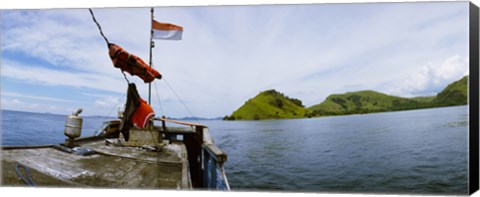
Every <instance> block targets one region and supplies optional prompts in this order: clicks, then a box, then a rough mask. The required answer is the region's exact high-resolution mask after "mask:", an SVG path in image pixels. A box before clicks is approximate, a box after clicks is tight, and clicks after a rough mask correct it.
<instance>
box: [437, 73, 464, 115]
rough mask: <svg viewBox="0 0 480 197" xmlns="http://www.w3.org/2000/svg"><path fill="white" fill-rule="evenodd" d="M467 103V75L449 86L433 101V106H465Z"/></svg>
mask: <svg viewBox="0 0 480 197" xmlns="http://www.w3.org/2000/svg"><path fill="white" fill-rule="evenodd" d="M467 102H468V75H467V76H465V77H463V78H462V79H460V80H458V81H455V82H453V83H451V84H449V85H448V86H447V87H446V88H445V89H443V90H442V91H441V92H440V93H438V94H437V97H436V98H435V99H434V100H433V103H434V105H435V106H437V107H440V106H455V105H466V104H467Z"/></svg>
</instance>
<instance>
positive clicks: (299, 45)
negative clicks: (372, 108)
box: [0, 2, 468, 117]
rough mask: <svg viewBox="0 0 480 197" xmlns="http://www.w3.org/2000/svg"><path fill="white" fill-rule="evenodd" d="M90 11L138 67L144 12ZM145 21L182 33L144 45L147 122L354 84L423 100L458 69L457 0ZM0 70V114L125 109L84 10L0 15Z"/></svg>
mask: <svg viewBox="0 0 480 197" xmlns="http://www.w3.org/2000/svg"><path fill="white" fill-rule="evenodd" d="M93 12H94V13H95V15H96V18H97V20H98V22H99V23H100V24H101V26H102V29H103V30H104V33H105V35H106V36H107V37H108V39H109V40H110V42H113V43H116V44H118V45H119V46H121V47H123V48H124V49H126V50H127V51H129V52H131V53H133V54H136V55H138V56H139V57H141V58H142V59H144V60H145V61H146V62H148V54H149V48H148V45H149V43H148V42H149V30H150V20H149V18H150V9H149V8H118V9H111V8H104V9H100V8H97V9H93ZM155 19H156V20H158V21H161V22H169V23H174V24H177V25H181V26H183V27H184V33H183V40H181V41H164V40H157V41H155V45H156V47H155V48H154V50H153V60H154V61H153V62H154V63H153V67H154V68H156V69H157V70H158V71H159V72H160V73H162V74H163V76H164V78H163V79H162V80H157V81H155V83H153V84H152V90H153V94H152V105H153V107H154V109H155V111H156V113H157V115H166V116H173V117H184V116H191V115H194V116H201V117H219V116H224V115H228V114H230V113H231V112H233V111H234V110H235V109H237V108H238V107H240V106H241V105H242V104H243V103H244V102H245V101H246V100H247V99H248V98H251V97H253V96H255V95H256V94H258V93H259V92H260V91H263V90H267V89H276V90H278V91H280V92H283V93H284V94H286V95H288V96H290V97H294V98H299V99H300V100H302V101H303V102H304V104H305V105H306V106H311V105H314V104H318V103H320V102H322V101H323V100H324V99H325V98H326V97H327V96H328V95H330V94H333V93H344V92H348V91H358V90H366V89H369V90H375V91H380V92H385V93H388V94H392V95H396V96H403V97H413V96H420V95H422V96H426V95H435V94H436V93H438V92H439V91H440V90H441V89H443V88H444V87H445V86H446V85H447V84H449V83H451V82H453V81H455V80H458V79H460V78H461V77H462V76H464V75H466V74H468V2H441V3H439V2H437V3H382V4H316V5H275V6H211V7H157V8H155ZM0 73H1V108H2V109H11V110H21V111H34V112H50V113H57V114H69V113H71V111H72V110H73V109H74V108H77V107H83V108H84V113H83V114H84V115H115V114H116V111H117V110H118V108H119V107H120V106H121V105H123V103H124V102H125V93H126V90H127V83H126V82H125V80H124V78H123V75H122V74H121V72H120V70H118V69H116V68H114V67H113V65H112V63H111V60H110V58H109V56H108V51H107V48H106V46H105V42H104V41H103V38H102V37H101V36H100V34H99V31H98V29H97V27H96V25H95V24H94V23H93V21H92V18H91V16H90V13H89V12H88V10H87V9H44V10H2V11H1V70H0ZM127 76H128V78H129V80H130V81H135V83H136V84H137V87H138V89H139V92H140V94H141V96H142V97H143V98H145V99H146V98H148V85H146V84H144V83H143V81H142V80H141V79H139V78H138V77H132V76H130V75H128V74H127ZM182 102H183V103H182ZM185 106H186V107H185Z"/></svg>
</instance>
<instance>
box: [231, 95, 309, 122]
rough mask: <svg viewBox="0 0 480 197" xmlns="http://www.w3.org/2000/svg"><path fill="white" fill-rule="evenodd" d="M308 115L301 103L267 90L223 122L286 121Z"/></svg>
mask: <svg viewBox="0 0 480 197" xmlns="http://www.w3.org/2000/svg"><path fill="white" fill-rule="evenodd" d="M309 115H310V111H309V110H308V109H306V108H305V107H304V106H303V105H302V101H300V100H298V99H295V98H289V97H287V96H285V95H283V94H282V93H280V92H277V91H276V90H267V91H263V92H261V93H259V94H258V95H257V96H255V97H253V98H252V99H249V100H248V101H247V102H245V104H243V105H242V106H241V107H240V108H238V109H237V110H236V111H235V112H233V113H232V114H231V115H230V116H225V117H224V120H264V119H286V118H302V117H306V116H309Z"/></svg>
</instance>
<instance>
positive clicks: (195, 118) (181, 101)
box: [163, 77, 200, 124]
mask: <svg viewBox="0 0 480 197" xmlns="http://www.w3.org/2000/svg"><path fill="white" fill-rule="evenodd" d="M163 81H165V84H167V86H168V88H170V90H171V91H172V92H173V94H175V96H176V97H177V98H178V100H180V103H182V105H183V107H185V109H186V110H187V111H188V113H190V115H191V116H192V117H193V118H194V120H195V122H197V123H199V124H200V122H199V121H198V119H197V117H196V116H195V115H193V113H192V111H190V109H189V108H188V107H187V105H185V103H184V102H183V100H182V98H180V96H178V94H177V92H175V90H174V89H173V88H172V86H170V84H169V83H168V81H167V79H165V77H164V78H163Z"/></svg>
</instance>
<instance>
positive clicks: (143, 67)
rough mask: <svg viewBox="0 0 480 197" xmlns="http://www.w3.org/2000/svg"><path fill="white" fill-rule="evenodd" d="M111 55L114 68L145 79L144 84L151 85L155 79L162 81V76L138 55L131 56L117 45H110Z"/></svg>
mask: <svg viewBox="0 0 480 197" xmlns="http://www.w3.org/2000/svg"><path fill="white" fill-rule="evenodd" d="M108 49H109V55H110V58H111V59H112V62H113V66H115V68H119V69H120V70H122V72H123V71H126V72H128V73H130V75H136V76H138V77H140V78H142V79H143V82H145V83H150V82H152V81H153V80H154V79H161V78H162V75H161V74H160V73H159V72H158V71H156V70H155V69H153V68H152V67H150V66H148V64H146V63H145V62H144V61H143V60H142V59H141V58H139V57H137V56H136V55H133V54H130V53H128V52H127V51H125V50H124V49H122V47H119V46H118V45H116V44H113V43H109V44H108Z"/></svg>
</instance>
